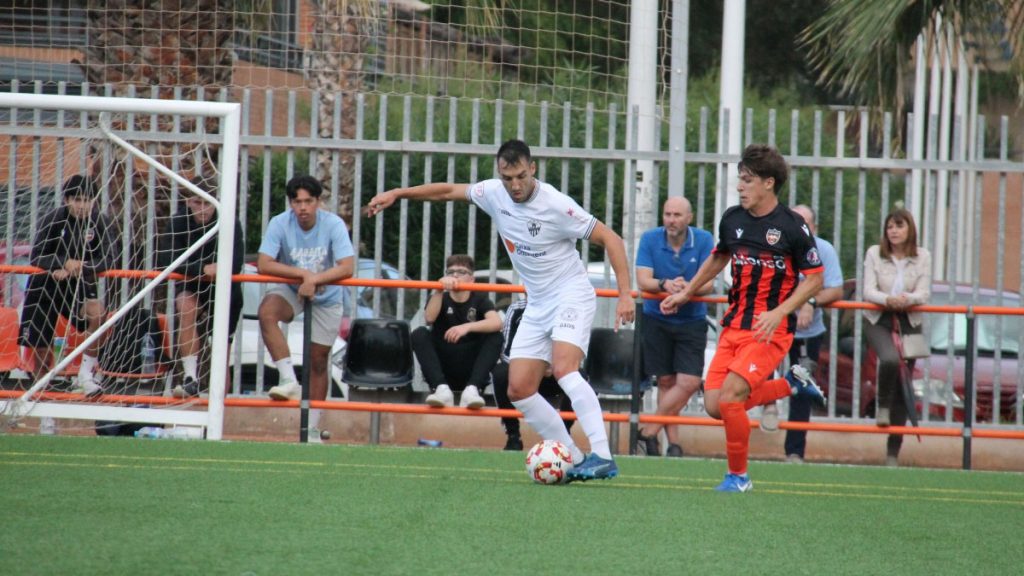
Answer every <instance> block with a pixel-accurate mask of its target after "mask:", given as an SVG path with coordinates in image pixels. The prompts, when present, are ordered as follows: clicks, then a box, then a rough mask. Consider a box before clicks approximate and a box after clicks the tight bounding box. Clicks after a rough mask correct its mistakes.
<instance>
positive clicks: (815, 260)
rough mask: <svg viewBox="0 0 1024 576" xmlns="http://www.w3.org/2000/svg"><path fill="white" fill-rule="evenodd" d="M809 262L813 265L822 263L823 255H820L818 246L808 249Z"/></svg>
mask: <svg viewBox="0 0 1024 576" xmlns="http://www.w3.org/2000/svg"><path fill="white" fill-rule="evenodd" d="M807 263H808V264H810V265H811V266H818V265H819V264H821V257H820V256H818V249H817V248H811V249H810V250H808V251H807Z"/></svg>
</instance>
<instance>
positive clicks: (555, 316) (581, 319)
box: [508, 285, 597, 364]
mask: <svg viewBox="0 0 1024 576" xmlns="http://www.w3.org/2000/svg"><path fill="white" fill-rule="evenodd" d="M588 287H589V285H588ZM596 310H597V297H596V296H595V295H594V292H593V288H591V289H590V291H585V290H584V291H580V292H573V293H572V294H562V295H560V296H559V298H557V299H548V300H546V301H535V300H533V299H530V300H529V301H528V302H527V304H526V311H525V312H523V319H522V320H521V321H520V322H519V329H518V330H516V336H515V340H513V341H512V349H511V350H509V354H508V356H509V358H510V359H514V358H533V359H536V360H544V361H545V362H547V363H549V364H550V363H551V344H552V342H553V341H555V340H557V341H559V342H567V343H569V344H574V345H575V346H576V347H577V348H579V349H580V350H582V351H583V355H584V356H586V355H587V348H588V347H589V346H590V328H591V327H592V326H593V325H594V313H595V311H596Z"/></svg>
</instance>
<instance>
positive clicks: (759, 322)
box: [754, 308, 785, 342]
mask: <svg viewBox="0 0 1024 576" xmlns="http://www.w3.org/2000/svg"><path fill="white" fill-rule="evenodd" d="M783 319H785V315H784V314H783V313H782V311H781V310H779V309H778V308H775V309H774V310H769V311H767V312H762V313H760V314H759V315H758V316H757V318H755V319H754V338H755V339H756V340H757V341H758V342H768V341H769V340H771V339H772V334H774V333H775V329H776V328H778V327H779V324H782V320H783Z"/></svg>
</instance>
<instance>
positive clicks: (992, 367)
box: [816, 280, 1022, 421]
mask: <svg viewBox="0 0 1024 576" xmlns="http://www.w3.org/2000/svg"><path fill="white" fill-rule="evenodd" d="M855 286H856V285H855V281H854V280H847V281H846V284H845V286H844V298H843V299H844V300H851V299H853V294H854V289H855ZM951 288H952V289H953V290H954V292H953V302H952V304H953V305H958V306H964V305H974V306H995V305H996V298H997V296H998V293H997V291H995V290H992V289H988V288H983V289H980V290H979V293H978V297H977V298H976V299H975V298H974V295H973V291H972V288H971V286H969V285H964V284H955V285H950V284H947V283H945V282H935V283H934V284H933V285H932V298H931V303H933V304H946V303H949V293H950V290H951ZM1002 299H1003V300H1002V304H1001V305H1002V306H1006V307H1018V306H1020V296H1019V295H1018V294H1016V293H1014V292H1008V291H1004V292H1002ZM998 318H999V317H998V316H991V315H984V316H978V317H977V324H976V341H977V343H978V357H977V359H976V360H975V363H974V371H973V375H974V383H975V407H976V419H977V420H978V421H992V420H993V412H994V408H995V407H994V402H993V396H994V391H995V376H996V368H997V366H998V371H999V376H1000V382H1001V385H1000V387H999V417H1000V419H1002V420H1004V421H1005V420H1013V419H1014V418H1015V416H1016V410H1017V402H1019V401H1021V393H1022V391H1021V390H1020V389H1019V388H1018V385H1017V374H1018V354H1019V339H1018V336H1019V333H1020V322H1019V321H1017V320H1015V319H1006V318H1004V319H1003V321H1002V334H1001V336H1000V335H999V333H998V330H999V328H998V326H999V320H998ZM951 325H952V327H953V339H952V343H951V342H950V331H949V329H950V326H951ZM840 326H841V328H840V330H841V331H844V332H845V331H849V330H850V329H852V326H853V312H852V311H849V310H847V311H844V312H843V314H842V315H841V320H840ZM926 335H927V337H928V340H929V342H930V344H931V349H932V354H931V356H930V357H928V358H924V359H920V360H918V361H917V363H916V365H915V370H914V376H913V378H914V380H913V386H914V391H915V394H916V396H917V405H918V410H919V412H920V411H922V410H923V409H924V407H925V405H926V404H927V407H928V415H929V419H938V420H941V419H945V418H946V415H947V413H948V412H949V411H952V419H953V420H956V421H963V418H964V404H963V397H964V390H965V378H964V376H965V370H964V364H965V358H966V352H967V319H966V317H965V316H964V315H962V314H928V315H927V317H926ZM861 349H862V356H863V357H862V362H861V374H860V379H861V392H860V404H859V406H858V411H857V413H858V415H860V416H871V415H873V414H874V410H875V396H876V387H875V383H876V382H877V370H876V367H877V358H876V357H875V354H874V352H873V351H871V350H870V348H868V347H867V345H866V344H862V346H861ZM950 349H952V363H951V358H950V356H951V355H950V353H949V351H950ZM996 350H999V351H1000V353H1001V358H1000V362H999V363H998V364H997V363H996V361H995V353H996ZM837 352H838V359H837V362H838V363H837V370H836V392H837V396H836V409H837V413H838V414H845V415H849V414H851V413H852V410H851V405H852V398H853V382H852V381H853V358H852V356H853V336H852V335H847V334H844V335H843V336H842V337H841V338H840V340H839V347H838V350H837ZM819 360H820V362H819V365H818V372H817V374H816V376H817V379H818V382H819V383H820V384H822V385H823V387H824V388H825V390H826V391H827V392H830V390H828V369H829V364H830V362H831V358H830V354H829V352H828V350H827V348H826V349H823V350H822V353H821V357H820V359H819ZM950 372H951V373H952V377H951V378H950ZM926 399H927V402H926V401H925V400H926Z"/></svg>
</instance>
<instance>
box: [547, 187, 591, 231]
mask: <svg viewBox="0 0 1024 576" xmlns="http://www.w3.org/2000/svg"><path fill="white" fill-rule="evenodd" d="M554 194H557V197H559V202H558V203H557V205H556V208H557V209H558V211H559V214H558V216H557V218H558V219H559V224H560V225H562V226H564V227H565V229H566V230H567V232H568V233H569V235H570V236H571V237H573V238H579V239H582V240H586V239H587V238H590V234H591V233H592V232H593V231H594V227H595V226H597V218H595V217H594V216H592V215H591V214H590V213H589V212H587V211H586V210H584V209H583V208H581V207H580V205H579V204H577V203H576V201H575V200H573V199H572V198H570V197H569V196H567V195H565V194H562V193H560V192H554Z"/></svg>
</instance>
